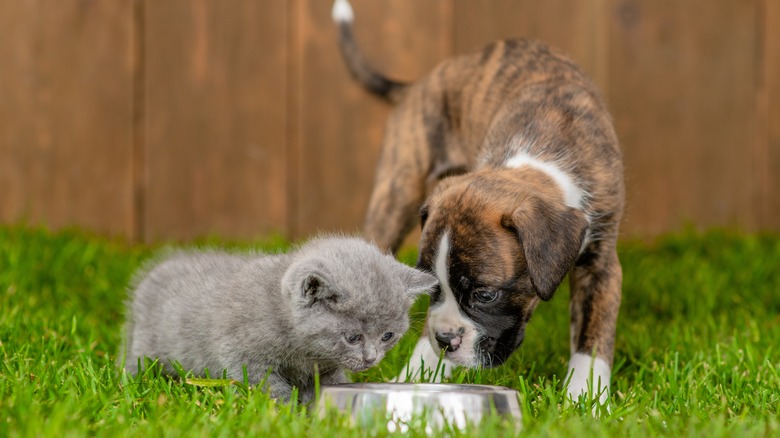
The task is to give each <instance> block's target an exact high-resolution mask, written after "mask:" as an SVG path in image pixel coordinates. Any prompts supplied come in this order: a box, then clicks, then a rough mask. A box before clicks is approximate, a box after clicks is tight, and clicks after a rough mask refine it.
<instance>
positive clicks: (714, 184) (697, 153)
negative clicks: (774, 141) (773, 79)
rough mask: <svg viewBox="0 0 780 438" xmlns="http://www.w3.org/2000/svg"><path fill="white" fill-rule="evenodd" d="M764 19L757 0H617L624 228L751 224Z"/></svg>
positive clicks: (616, 86)
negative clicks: (759, 29)
mask: <svg viewBox="0 0 780 438" xmlns="http://www.w3.org/2000/svg"><path fill="white" fill-rule="evenodd" d="M755 19H756V10H755V3H754V2H751V1H722V2H718V7H714V6H713V4H712V2H711V1H710V0H696V1H693V0H691V1H686V2H678V1H673V0H666V1H660V2H653V3H652V5H651V4H650V3H648V2H642V1H638V0H615V1H614V5H613V8H612V12H611V23H610V28H611V37H610V43H611V48H610V63H609V75H608V76H609V78H610V92H609V96H610V98H611V99H610V100H611V107H612V111H613V113H614V116H615V120H616V124H617V130H618V136H619V137H620V139H621V142H622V144H623V147H624V157H625V163H626V182H627V192H628V200H627V202H628V209H627V215H626V219H625V223H624V226H623V230H624V231H627V232H628V233H629V234H640V235H656V234H658V233H661V232H664V231H668V230H675V229H679V228H680V227H681V226H682V225H684V224H686V223H690V224H695V225H697V226H698V227H702V228H703V227H709V226H739V227H750V225H751V222H752V212H751V206H752V203H751V193H752V184H753V183H752V181H751V172H752V162H751V150H752V148H753V142H754V137H753V136H754V135H755V133H754V132H753V129H752V128H753V127H754V125H753V121H752V118H753V117H754V98H753V97H754V96H753V92H754V86H755V83H754V78H755V70H754V69H755V66H754V59H753V56H754V48H755V46H756V40H755V28H754V26H755Z"/></svg>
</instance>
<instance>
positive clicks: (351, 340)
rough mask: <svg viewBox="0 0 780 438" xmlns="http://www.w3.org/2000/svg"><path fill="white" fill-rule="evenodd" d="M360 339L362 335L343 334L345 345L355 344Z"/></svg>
mask: <svg viewBox="0 0 780 438" xmlns="http://www.w3.org/2000/svg"><path fill="white" fill-rule="evenodd" d="M361 339H363V335H351V334H349V333H344V340H345V341H347V344H352V345H354V344H357V343H358V342H360V340H361Z"/></svg>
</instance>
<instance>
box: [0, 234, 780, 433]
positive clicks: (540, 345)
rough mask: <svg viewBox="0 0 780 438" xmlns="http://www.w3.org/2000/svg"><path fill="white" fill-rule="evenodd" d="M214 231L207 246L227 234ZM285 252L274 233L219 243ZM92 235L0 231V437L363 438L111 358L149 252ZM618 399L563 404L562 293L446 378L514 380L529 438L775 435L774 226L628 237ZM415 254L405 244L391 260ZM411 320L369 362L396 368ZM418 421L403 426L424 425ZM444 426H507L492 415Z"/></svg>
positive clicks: (246, 392)
mask: <svg viewBox="0 0 780 438" xmlns="http://www.w3.org/2000/svg"><path fill="white" fill-rule="evenodd" d="M222 243H223V242H220V241H219V240H214V239H212V240H210V241H209V242H207V244H211V245H214V244H222ZM225 245H227V246H230V247H233V248H236V249H237V250H238V249H241V248H257V247H262V248H267V249H277V248H284V246H285V244H284V242H283V241H281V240H280V239H275V240H273V241H266V242H249V243H241V244H235V243H230V244H225ZM157 249H159V248H152V247H148V246H138V245H130V244H127V243H124V242H120V241H111V240H106V239H104V238H100V237H95V236H91V235H87V234H85V233H82V232H77V231H64V232H56V233H51V232H48V231H45V230H38V229H29V228H25V227H19V226H13V227H0V354H1V355H2V366H1V367H0V437H6V436H57V437H59V436H83V435H101V436H109V435H110V436H124V435H131V436H179V435H184V436H193V435H195V436H198V435H201V436H202V435H208V436H243V435H246V436H274V437H285V436H338V437H343V436H356V437H359V436H371V435H386V434H388V432H387V431H386V429H385V428H384V427H385V426H384V422H383V421H381V419H377V421H375V422H374V423H370V424H366V425H363V426H362V427H360V428H355V427H351V426H350V424H349V422H348V421H347V419H346V418H344V417H343V416H339V415H330V416H328V417H326V418H324V419H320V418H317V416H316V415H312V414H311V412H310V409H309V408H307V407H306V406H300V405H297V404H295V403H289V404H276V403H274V402H273V401H272V400H270V399H269V398H268V397H267V395H266V394H264V393H263V392H261V391H258V390H254V389H247V388H245V387H242V386H240V385H239V386H235V385H234V386H218V387H208V386H199V385H191V384H187V383H182V382H181V381H179V380H176V379H169V378H165V377H161V376H159V375H155V374H154V373H149V374H147V375H143V376H140V377H138V378H133V377H131V376H128V375H125V374H124V373H120V372H119V370H118V369H117V367H116V366H115V360H116V353H117V349H118V346H119V343H120V341H121V326H122V322H123V301H124V299H125V296H126V289H125V287H126V284H127V282H128V279H129V278H130V276H131V275H132V273H133V272H134V270H135V269H136V268H137V267H138V266H139V265H140V264H141V263H142V262H143V261H144V260H146V259H147V258H148V257H150V256H151V255H152V254H153V253H154V251H155V250H157ZM620 256H621V260H622V263H623V272H624V285H623V305H622V308H621V313H620V321H619V328H618V337H617V345H616V354H615V356H616V360H615V367H614V371H613V383H612V391H613V400H612V408H611V411H610V412H605V411H602V412H601V415H600V416H599V417H598V418H593V416H592V415H591V411H592V409H591V408H592V407H591V406H589V405H588V404H587V403H585V402H580V403H575V404H568V403H564V394H563V391H562V385H561V381H560V380H561V377H562V374H563V373H565V371H566V365H567V361H568V354H569V346H568V302H567V301H568V290H567V288H566V286H563V287H562V288H561V290H559V291H558V293H557V295H556V296H555V297H554V298H553V300H552V301H551V302H549V303H543V304H542V305H540V306H539V309H538V310H537V312H536V314H535V315H534V318H533V319H532V321H531V322H530V323H529V326H528V330H527V335H526V341H525V343H524V345H523V346H522V347H521V349H520V350H519V351H518V352H516V353H515V354H514V356H513V357H512V358H511V360H510V361H509V362H508V363H507V364H505V365H504V366H502V367H500V368H496V369H489V370H481V371H479V370H477V371H474V370H472V371H460V372H456V373H455V375H454V377H453V380H457V381H462V382H466V383H489V384H498V385H506V386H510V387H513V388H516V389H518V390H519V391H520V393H521V402H522V403H521V404H522V408H523V411H524V412H523V414H524V419H523V431H522V433H521V435H529V436H536V435H542V436H591V435H592V436H621V437H622V436H654V435H662V436H707V437H711V436H772V435H774V436H777V435H779V434H780V420H778V408H779V407H780V272H778V268H780V236H770V235H761V236H756V235H741V234H735V233H731V232H723V231H711V232H707V233H704V234H700V233H696V232H693V231H688V232H682V233H678V234H674V235H670V236H666V237H663V238H660V239H658V240H656V241H654V242H650V243H648V242H644V243H642V242H623V243H622V246H621V248H620ZM401 258H402V260H404V261H406V262H409V263H411V262H412V261H413V260H414V259H415V254H414V251H405V252H403V253H402V254H401ZM425 306H426V302H425V300H422V301H420V302H419V303H417V304H416V305H415V308H414V310H413V321H414V322H413V329H412V330H411V331H410V333H409V334H408V335H407V336H406V337H405V338H404V339H403V340H402V342H401V343H400V344H399V345H398V347H396V348H395V349H394V350H393V351H391V352H390V353H389V354H388V356H387V357H386V359H385V360H384V361H383V362H382V363H381V364H380V365H379V366H378V367H375V368H374V369H371V370H369V371H367V372H365V373H362V374H359V375H355V376H353V379H354V380H359V381H377V380H383V379H386V378H389V377H391V376H393V375H394V374H395V373H397V372H398V371H399V370H400V369H401V367H402V365H403V363H404V361H405V360H406V358H407V356H408V354H409V352H410V351H411V348H412V347H413V344H414V342H415V338H416V336H417V334H418V333H419V329H420V327H421V324H422V317H423V315H424V311H425ZM423 430H424V428H423V427H422V425H420V424H414V425H412V433H411V435H423V434H424V433H423V432H422V431H423ZM446 432H448V433H449V434H451V435H460V434H462V435H464V436H477V435H478V436H480V437H482V438H487V437H492V436H506V435H509V434H511V432H512V429H511V428H510V426H509V425H507V424H503V423H501V422H500V421H498V420H495V421H493V420H492V419H491V420H490V421H488V422H486V423H485V424H482V425H480V426H479V427H477V426H475V427H473V428H471V429H469V430H466V431H462V432H460V431H454V430H449V431H446Z"/></svg>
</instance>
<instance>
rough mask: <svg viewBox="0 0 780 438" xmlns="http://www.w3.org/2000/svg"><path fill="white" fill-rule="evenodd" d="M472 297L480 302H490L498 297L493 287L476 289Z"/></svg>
mask: <svg viewBox="0 0 780 438" xmlns="http://www.w3.org/2000/svg"><path fill="white" fill-rule="evenodd" d="M474 298H475V299H476V300H477V301H479V302H480V303H492V302H493V301H495V300H496V298H498V291H497V290H494V289H477V290H475V291H474Z"/></svg>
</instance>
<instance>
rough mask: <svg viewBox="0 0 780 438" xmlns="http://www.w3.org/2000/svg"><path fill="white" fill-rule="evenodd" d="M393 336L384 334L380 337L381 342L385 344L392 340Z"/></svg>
mask: <svg viewBox="0 0 780 438" xmlns="http://www.w3.org/2000/svg"><path fill="white" fill-rule="evenodd" d="M393 336H394V334H393V332H387V333H385V334H384V335H382V342H387V341H389V340H390V339H393Z"/></svg>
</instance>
